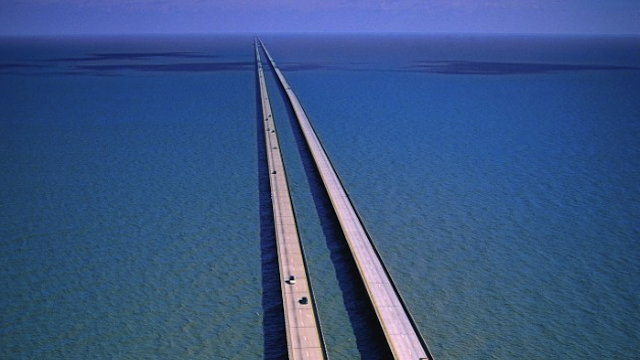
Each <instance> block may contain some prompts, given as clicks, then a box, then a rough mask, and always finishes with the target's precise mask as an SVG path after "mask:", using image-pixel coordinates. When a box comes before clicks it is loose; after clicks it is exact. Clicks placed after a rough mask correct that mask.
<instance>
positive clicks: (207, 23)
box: [0, 0, 640, 34]
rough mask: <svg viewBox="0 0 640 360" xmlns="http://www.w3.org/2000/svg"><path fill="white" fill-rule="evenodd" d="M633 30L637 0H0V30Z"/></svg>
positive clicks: (639, 8) (637, 28) (637, 26)
mask: <svg viewBox="0 0 640 360" xmlns="http://www.w3.org/2000/svg"><path fill="white" fill-rule="evenodd" d="M220 32H224V33H229V32H243V33H268V32H444V33H452V32H453V33H459V32H464V33H469V32H471V33H473V32H483V33H573V34H593V33H602V34H639V33H640V1H638V0H0V34H95V33H101V34H102V33H105V34H131V33H220Z"/></svg>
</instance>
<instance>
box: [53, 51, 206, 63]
mask: <svg viewBox="0 0 640 360" xmlns="http://www.w3.org/2000/svg"><path fill="white" fill-rule="evenodd" d="M217 57H218V56H215V55H208V54H204V53H198V52H188V51H185V52H181V51H170V52H130V53H129V52H126V53H95V54H89V55H88V56H83V57H68V58H57V59H49V60H48V61H50V62H84V61H113V60H147V59H158V58H177V59H213V58H217Z"/></svg>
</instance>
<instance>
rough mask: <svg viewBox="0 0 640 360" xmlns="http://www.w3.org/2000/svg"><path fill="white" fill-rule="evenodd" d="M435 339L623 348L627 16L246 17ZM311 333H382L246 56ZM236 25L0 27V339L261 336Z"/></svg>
mask: <svg viewBox="0 0 640 360" xmlns="http://www.w3.org/2000/svg"><path fill="white" fill-rule="evenodd" d="M263 40H264V42H265V44H266V45H267V47H268V48H269V50H270V52H271V54H272V55H273V57H274V59H275V60H276V62H277V63H278V64H279V66H280V68H281V69H282V71H283V72H284V74H285V76H287V79H288V80H289V82H290V84H291V85H292V87H293V89H294V90H295V91H296V93H297V95H298V97H299V98H300V100H301V102H302V104H303V106H304V107H305V110H306V111H307V113H308V115H309V117H310V119H311V120H312V122H313V124H314V127H315V128H316V131H317V132H318V134H319V136H320V138H321V139H322V141H323V143H324V146H325V148H326V150H327V152H328V154H329V156H330V157H331V160H332V162H333V163H334V165H335V166H336V169H337V171H338V173H339V174H340V176H341V178H342V180H343V182H344V184H345V186H346V188H347V190H348V191H349V193H350V196H351V197H352V199H353V201H354V203H355V205H356V207H357V209H358V211H359V212H360V214H361V215H362V217H363V220H364V222H365V224H366V226H367V228H368V230H369V231H370V233H371V234H372V236H373V238H374V241H375V243H376V245H377V246H378V248H379V250H380V252H381V254H382V256H383V258H384V261H385V263H386V265H387V266H388V268H389V269H390V271H391V273H392V275H393V277H394V279H395V280H396V283H397V285H398V287H399V288H400V290H401V292H402V295H403V297H404V298H405V300H406V302H407V303H408V305H409V307H410V309H411V311H412V314H413V316H414V318H415V319H416V321H417V323H418V324H419V326H420V329H421V331H422V334H423V336H424V337H425V339H426V341H427V342H428V344H429V346H430V347H431V349H432V351H433V353H434V355H435V357H436V358H438V359H487V358H495V359H508V358H521V359H550V358H563V359H579V358H596V357H605V358H613V359H635V358H638V357H640V340H638V339H640V325H638V324H640V261H639V260H640V102H638V100H637V99H640V60H638V57H637V54H638V45H639V42H638V39H637V38H635V37H550V36H444V35H440V36H415V35H402V36H401V35H397V36H373V35H370V36H346V35H345V36H265V37H263ZM267 75H268V78H269V79H268V80H269V83H268V85H269V91H270V94H271V97H272V101H273V104H272V105H273V108H274V114H275V117H276V121H277V125H278V130H279V134H280V141H281V146H282V149H283V152H284V157H285V161H286V164H287V175H288V176H289V181H290V187H291V190H292V192H293V194H292V196H293V200H294V205H295V207H296V213H297V215H298V217H299V220H298V221H299V227H300V231H301V237H302V241H303V243H304V246H305V251H306V257H307V260H308V262H309V266H310V274H311V277H312V281H313V285H314V289H315V292H316V295H317V305H318V308H319V312H320V317H321V321H322V326H323V330H324V332H325V336H326V342H327V346H328V351H329V355H330V356H331V358H333V359H354V358H355V359H357V358H366V359H376V358H378V359H383V358H385V352H384V351H385V349H384V347H382V346H381V344H380V343H381V335H380V333H379V331H377V330H376V329H375V320H373V313H372V310H371V309H370V305H369V303H368V301H367V300H366V299H364V298H363V296H364V293H363V288H362V285H361V284H359V283H358V277H357V274H356V273H355V270H354V265H353V264H352V262H351V260H350V258H349V256H348V253H347V248H346V245H345V244H344V239H343V238H342V236H341V235H340V233H339V228H338V227H337V224H336V222H335V218H334V216H333V215H332V214H331V212H330V211H328V210H327V208H328V205H329V204H328V202H327V200H326V196H325V195H324V193H323V191H322V189H321V187H320V184H319V182H318V180H317V179H316V178H315V173H314V169H313V166H312V163H311V161H310V158H309V156H308V153H306V152H305V149H304V147H303V146H300V145H302V144H301V141H300V140H301V139H300V135H299V132H298V130H297V128H296V127H295V124H294V123H293V122H292V121H291V116H290V112H289V111H288V108H287V104H286V103H285V102H284V101H283V99H282V97H281V95H280V93H279V91H278V88H277V86H276V83H275V81H274V79H273V76H272V74H271V73H267ZM257 105H258V103H257V101H256V80H255V64H254V53H253V39H252V38H251V37H245V36H236V37H204V36H202V37H197V36H192V37H169V36H166V37H146V38H143V37H131V38H126V37H116V38H82V37H79V38H5V39H2V40H0V263H1V264H2V265H1V266H0V285H1V288H0V306H1V307H2V311H0V357H1V358H3V359H4V358H6V359H25V358H70V359H85V358H131V359H139V358H214V359H244V358H267V359H279V358H281V357H282V356H284V354H285V352H286V347H285V343H284V341H285V339H284V334H283V328H282V326H283V325H282V323H283V322H282V319H281V316H282V309H281V306H282V305H281V303H280V299H279V291H280V290H279V275H278V272H277V260H276V257H275V240H274V239H273V234H272V229H273V225H272V224H271V223H270V219H271V218H270V217H271V213H270V199H269V195H268V191H269V190H268V184H267V183H266V181H267V177H266V176H265V174H264V172H265V171H266V167H265V166H264V161H265V160H264V159H265V155H264V151H263V146H264V143H263V140H261V138H262V129H261V126H262V123H261V121H260V120H261V119H260V118H259V115H258V114H259V113H258V106H257Z"/></svg>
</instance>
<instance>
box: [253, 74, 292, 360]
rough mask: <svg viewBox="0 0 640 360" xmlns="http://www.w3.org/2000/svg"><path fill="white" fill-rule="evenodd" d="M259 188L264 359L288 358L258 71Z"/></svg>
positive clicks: (277, 359)
mask: <svg viewBox="0 0 640 360" xmlns="http://www.w3.org/2000/svg"><path fill="white" fill-rule="evenodd" d="M256 104H257V106H256V108H257V120H258V123H257V144H258V145H257V152H258V188H259V194H260V195H259V202H260V204H259V206H260V253H261V258H262V259H261V260H262V261H261V270H262V312H263V318H262V331H263V333H264V352H263V354H264V359H265V360H280V359H286V358H287V356H288V355H287V340H286V332H285V324H284V309H283V306H282V293H281V291H280V270H279V269H278V253H277V248H276V237H275V225H274V223H273V208H272V205H271V187H270V184H269V167H268V160H267V152H266V141H265V138H264V132H265V127H264V115H263V113H262V104H261V99H260V83H259V80H258V73H257V69H256Z"/></svg>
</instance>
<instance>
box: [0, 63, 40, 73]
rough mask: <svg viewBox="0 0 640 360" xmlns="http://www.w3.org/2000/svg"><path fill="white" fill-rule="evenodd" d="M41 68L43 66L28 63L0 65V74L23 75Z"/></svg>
mask: <svg viewBox="0 0 640 360" xmlns="http://www.w3.org/2000/svg"><path fill="white" fill-rule="evenodd" d="M42 68H45V66H42V65H35V64H29V63H6V64H0V74H24V73H28V72H30V71H33V70H40V69H42Z"/></svg>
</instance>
